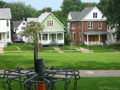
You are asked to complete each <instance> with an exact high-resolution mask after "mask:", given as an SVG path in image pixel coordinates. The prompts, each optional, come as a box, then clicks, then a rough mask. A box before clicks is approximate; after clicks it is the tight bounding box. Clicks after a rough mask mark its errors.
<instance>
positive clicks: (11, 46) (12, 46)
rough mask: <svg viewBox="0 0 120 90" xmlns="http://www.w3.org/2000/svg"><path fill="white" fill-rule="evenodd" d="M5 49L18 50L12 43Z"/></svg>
mask: <svg viewBox="0 0 120 90" xmlns="http://www.w3.org/2000/svg"><path fill="white" fill-rule="evenodd" d="M4 51H18V49H17V48H16V46H15V45H13V44H11V45H8V46H7V47H5V48H4Z"/></svg>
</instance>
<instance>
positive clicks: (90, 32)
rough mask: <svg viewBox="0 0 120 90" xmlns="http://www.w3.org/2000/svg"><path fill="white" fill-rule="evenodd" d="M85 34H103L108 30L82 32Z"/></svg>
mask: <svg viewBox="0 0 120 90" xmlns="http://www.w3.org/2000/svg"><path fill="white" fill-rule="evenodd" d="M84 34H85V35H98V34H100V35H104V34H108V32H105V31H103V30H90V31H87V32H84Z"/></svg>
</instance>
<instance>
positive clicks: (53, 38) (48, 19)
mask: <svg viewBox="0 0 120 90" xmlns="http://www.w3.org/2000/svg"><path fill="white" fill-rule="evenodd" d="M30 21H34V22H40V24H41V25H42V26H44V29H43V30H42V31H40V34H39V40H40V41H39V43H41V44H42V45H56V44H57V45H64V29H65V26H64V25H63V24H62V23H61V22H60V21H59V20H58V19H57V18H56V17H55V16H54V15H53V14H52V13H48V12H47V11H46V12H45V13H43V14H41V15H40V16H39V17H38V18H27V22H30Z"/></svg>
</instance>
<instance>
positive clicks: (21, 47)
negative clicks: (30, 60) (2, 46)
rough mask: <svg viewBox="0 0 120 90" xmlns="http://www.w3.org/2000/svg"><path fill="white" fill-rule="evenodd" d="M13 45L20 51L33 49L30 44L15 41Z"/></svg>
mask: <svg viewBox="0 0 120 90" xmlns="http://www.w3.org/2000/svg"><path fill="white" fill-rule="evenodd" d="M15 45H16V46H18V47H19V48H20V49H21V50H22V51H31V50H33V49H34V47H33V45H32V44H23V43H16V44H15Z"/></svg>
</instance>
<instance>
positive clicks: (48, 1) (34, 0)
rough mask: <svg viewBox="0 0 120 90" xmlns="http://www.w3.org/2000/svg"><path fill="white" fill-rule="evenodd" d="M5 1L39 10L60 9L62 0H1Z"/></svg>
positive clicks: (85, 0) (86, 0) (96, 0)
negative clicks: (46, 8)
mask: <svg viewBox="0 0 120 90" xmlns="http://www.w3.org/2000/svg"><path fill="white" fill-rule="evenodd" d="M2 1H5V2H17V1H21V2H25V4H26V5H31V6H32V7H34V8H36V9H37V10H41V9H43V8H45V7H51V8H52V10H60V6H61V4H62V2H63V0H2ZM81 1H83V2H96V3H98V2H99V1H100V0H81Z"/></svg>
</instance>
